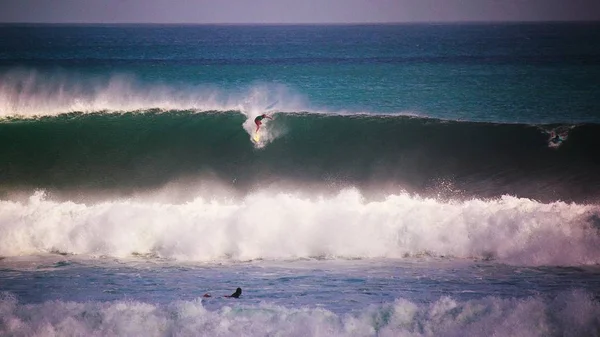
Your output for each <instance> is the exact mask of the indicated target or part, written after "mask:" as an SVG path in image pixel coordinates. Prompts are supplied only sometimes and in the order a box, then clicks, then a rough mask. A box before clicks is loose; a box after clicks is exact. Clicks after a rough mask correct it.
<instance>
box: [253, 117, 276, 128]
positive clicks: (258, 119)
mask: <svg viewBox="0 0 600 337" xmlns="http://www.w3.org/2000/svg"><path fill="white" fill-rule="evenodd" d="M265 118H267V119H273V118H271V117H269V116H267V114H262V115H260V116H258V117H256V118H254V123H255V124H256V132H258V129H260V126H261V124H262V120H263V119H265Z"/></svg>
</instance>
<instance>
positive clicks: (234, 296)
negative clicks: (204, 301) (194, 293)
mask: <svg viewBox="0 0 600 337" xmlns="http://www.w3.org/2000/svg"><path fill="white" fill-rule="evenodd" d="M241 294H242V288H237V289H236V290H235V292H234V293H233V294H231V295H225V296H223V297H228V298H240V295H241ZM202 297H212V296H211V295H210V294H209V293H206V294H204V295H202Z"/></svg>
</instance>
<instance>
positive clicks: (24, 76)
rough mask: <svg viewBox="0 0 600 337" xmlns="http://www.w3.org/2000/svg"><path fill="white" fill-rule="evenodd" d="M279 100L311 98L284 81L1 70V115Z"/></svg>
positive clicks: (220, 107)
mask: <svg viewBox="0 0 600 337" xmlns="http://www.w3.org/2000/svg"><path fill="white" fill-rule="evenodd" d="M273 102H278V104H277V109H284V110H288V111H294V110H302V109H305V108H306V107H307V103H306V99H305V98H304V97H303V96H302V95H300V94H298V93H296V92H294V91H293V90H292V89H290V88H288V87H286V86H285V85H282V84H274V83H268V84H267V83H258V82H257V83H253V84H250V85H245V86H242V87H239V88H232V89H229V90H227V89H224V88H220V87H217V86H214V85H208V84H204V85H200V84H198V85H192V84H185V85H184V84H172V83H171V84H169V85H167V84H161V83H144V82H142V81H140V80H139V79H137V78H136V77H135V76H133V75H131V74H127V73H110V74H97V75H90V74H78V73H73V72H65V71H60V70H54V71H37V70H30V69H27V68H22V69H19V68H17V69H10V70H8V71H4V72H0V117H5V118H6V117H15V116H20V117H40V116H56V115H60V114H64V113H70V112H98V111H109V112H127V111H143V110H148V109H158V110H193V111H229V110H236V111H243V112H245V113H249V114H252V115H257V114H258V113H259V112H261V111H262V110H263V109H264V108H265V107H266V106H268V105H270V104H272V103H273Z"/></svg>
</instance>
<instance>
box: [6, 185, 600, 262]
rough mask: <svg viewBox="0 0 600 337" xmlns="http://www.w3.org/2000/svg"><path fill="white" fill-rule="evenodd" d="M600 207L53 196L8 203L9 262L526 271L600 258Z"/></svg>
mask: <svg viewBox="0 0 600 337" xmlns="http://www.w3.org/2000/svg"><path fill="white" fill-rule="evenodd" d="M599 212H600V210H599V209H598V207H597V206H586V205H576V204H566V203H563V202H554V203H550V204H542V203H539V202H536V201H532V200H529V199H519V198H514V197H508V196H506V197H503V198H500V199H497V200H490V201H484V200H471V201H466V202H441V201H437V200H434V199H423V198H418V197H413V196H410V195H407V194H400V195H390V196H388V197H387V198H386V199H385V200H383V201H378V202H366V201H365V200H364V199H363V198H362V196H361V195H360V193H359V192H358V191H356V190H354V189H349V190H343V191H342V192H340V193H339V194H338V195H337V196H333V197H329V198H324V197H321V198H314V199H306V198H302V197H300V196H296V195H293V194H288V193H274V194H271V193H267V192H256V193H254V194H251V195H248V196H247V197H246V198H245V199H243V200H241V201H234V200H217V199H213V200H209V199H205V198H202V197H199V198H196V199H195V200H193V201H191V202H188V203H186V204H180V205H173V204H161V203H143V202H135V201H113V202H105V203H101V204H95V205H85V204H77V203H73V202H64V203H58V202H54V201H50V200H45V199H44V196H43V193H36V194H35V195H33V196H32V197H31V198H30V200H29V201H28V202H24V203H21V202H13V201H3V202H1V203H0V255H3V256H17V255H32V254H43V253H49V252H56V251H59V252H65V253H72V254H92V255H108V256H116V257H127V256H130V255H131V254H150V255H154V256H158V257H163V258H169V259H176V260H186V261H219V260H252V259H295V258H310V257H329V258H378V257H388V258H400V257H404V256H418V255H422V254H427V255H433V256H452V257H458V258H493V259H497V260H499V261H501V262H505V263H512V264H517V265H587V264H598V263H600V237H599V235H598V229H597V228H595V227H594V225H595V224H594V221H595V220H594V219H597V214H598V213H599Z"/></svg>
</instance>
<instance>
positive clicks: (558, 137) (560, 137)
mask: <svg viewBox="0 0 600 337" xmlns="http://www.w3.org/2000/svg"><path fill="white" fill-rule="evenodd" d="M565 138H566V134H559V133H558V132H554V131H552V132H551V133H550V142H551V143H552V144H555V145H559V144H560V143H562V142H563V141H564V140H565Z"/></svg>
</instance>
